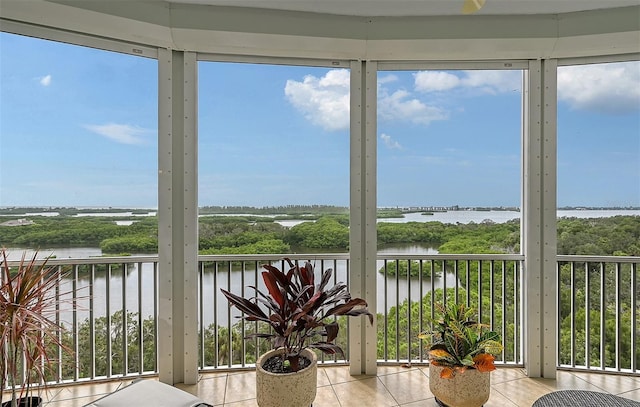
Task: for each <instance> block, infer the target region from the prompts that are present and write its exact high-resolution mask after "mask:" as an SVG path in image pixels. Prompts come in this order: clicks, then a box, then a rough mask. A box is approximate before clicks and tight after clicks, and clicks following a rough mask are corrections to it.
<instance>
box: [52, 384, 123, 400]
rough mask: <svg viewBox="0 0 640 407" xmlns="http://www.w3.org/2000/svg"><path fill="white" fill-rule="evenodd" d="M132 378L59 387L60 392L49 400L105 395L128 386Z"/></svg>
mask: <svg viewBox="0 0 640 407" xmlns="http://www.w3.org/2000/svg"><path fill="white" fill-rule="evenodd" d="M131 382H132V380H126V381H110V382H104V383H87V384H77V385H72V386H65V387H60V392H59V393H57V395H56V396H55V398H53V399H51V401H60V400H69V399H73V398H77V397H86V396H95V395H105V394H109V393H112V392H114V391H116V390H118V389H119V388H120V387H122V386H128V385H129V384H131Z"/></svg>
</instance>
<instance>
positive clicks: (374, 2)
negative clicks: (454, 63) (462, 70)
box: [169, 0, 640, 18]
mask: <svg viewBox="0 0 640 407" xmlns="http://www.w3.org/2000/svg"><path fill="white" fill-rule="evenodd" d="M169 2H170V3H182V4H204V5H215V6H234V7H252V8H261V9H274V10H290V11H305V12H312V13H326V14H337V15H348V16H362V17H380V16H390V17H395V16H446V15H458V14H460V13H461V9H462V4H463V3H464V0H169ZM638 5H640V0H486V4H485V5H484V7H483V8H482V9H481V10H480V11H479V12H478V13H477V14H479V15H480V14H483V15H518V14H562V13H570V12H579V11H586V10H597V9H603V8H618V7H627V6H638ZM639 18H640V16H639Z"/></svg>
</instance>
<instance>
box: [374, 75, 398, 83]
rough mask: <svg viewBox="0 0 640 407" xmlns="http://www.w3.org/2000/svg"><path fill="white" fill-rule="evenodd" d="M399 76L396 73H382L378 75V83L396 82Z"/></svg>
mask: <svg viewBox="0 0 640 407" xmlns="http://www.w3.org/2000/svg"><path fill="white" fill-rule="evenodd" d="M397 80H398V77H397V76H396V75H394V74H387V75H380V76H379V77H378V85H384V84H385V83H391V82H396V81H397Z"/></svg>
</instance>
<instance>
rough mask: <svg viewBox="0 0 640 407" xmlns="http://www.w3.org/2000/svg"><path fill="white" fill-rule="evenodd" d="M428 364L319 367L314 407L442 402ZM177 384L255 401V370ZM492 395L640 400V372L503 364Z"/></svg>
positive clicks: (61, 398) (222, 401)
mask: <svg viewBox="0 0 640 407" xmlns="http://www.w3.org/2000/svg"><path fill="white" fill-rule="evenodd" d="M428 374H429V369H428V367H412V368H404V367H399V366H378V374H377V376H350V375H349V368H348V367H345V366H340V367H337V366H336V367H323V368H320V369H318V393H317V396H316V400H315V401H314V403H313V406H314V407H325V406H330V407H336V406H340V407H350V406H363V405H364V406H367V407H374V406H376V407H377V406H380V407H383V406H389V407H392V406H393V407H395V406H398V407H400V406H402V407H418V406H429V407H431V406H434V407H435V406H436V403H435V401H434V397H433V394H431V392H430V391H429V378H428ZM130 382H131V379H129V380H126V381H112V382H107V383H92V384H81V385H73V386H66V387H58V388H52V389H51V391H50V394H49V395H48V397H47V402H46V403H45V405H44V406H45V407H80V406H84V405H85V404H87V403H89V402H91V401H93V400H95V399H97V398H100V397H102V396H103V395H105V394H107V393H110V392H112V391H114V390H116V389H118V388H119V387H120V386H125V385H127V384H129V383H130ZM177 387H179V388H181V389H183V390H186V391H188V392H190V393H192V394H195V395H197V396H199V397H200V398H202V399H204V400H205V401H207V402H208V403H210V404H213V405H214V406H220V407H254V406H257V404H256V401H255V375H254V373H253V372H251V371H249V372H231V373H211V374H202V375H201V379H200V381H199V383H198V384H196V385H177ZM491 387H492V388H491V398H490V399H489V402H488V403H487V404H485V407H498V406H499V407H509V406H510V407H513V406H520V407H525V406H527V407H528V406H531V404H532V403H533V402H534V401H535V400H536V399H537V398H538V397H540V396H542V395H544V394H546V393H549V392H551V391H554V390H561V389H582V390H592V391H599V392H607V393H612V394H617V395H619V396H622V397H626V398H628V399H631V400H636V401H639V402H640V377H630V376H621V375H611V374H598V373H586V372H585V373H582V372H564V371H559V372H558V375H557V380H555V381H553V380H548V379H529V378H527V377H526V376H525V375H524V373H523V371H522V369H517V368H498V370H496V371H494V372H493V373H492V376H491Z"/></svg>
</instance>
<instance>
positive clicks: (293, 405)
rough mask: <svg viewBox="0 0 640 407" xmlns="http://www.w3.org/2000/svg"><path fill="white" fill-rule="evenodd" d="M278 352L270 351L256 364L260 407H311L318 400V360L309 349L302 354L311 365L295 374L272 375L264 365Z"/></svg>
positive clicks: (257, 394) (257, 397)
mask: <svg viewBox="0 0 640 407" xmlns="http://www.w3.org/2000/svg"><path fill="white" fill-rule="evenodd" d="M277 352H279V351H278V350H272V351H269V352H267V353H265V354H263V355H262V356H260V358H259V359H258V362H257V363H256V399H257V401H258V405H259V406H260V407H309V406H310V405H311V403H313V400H314V399H315V398H316V387H317V385H318V384H317V383H318V363H317V362H318V358H317V357H316V354H315V353H313V352H311V351H310V350H308V349H305V350H304V351H302V354H303V355H304V356H305V357H307V358H309V359H311V365H310V366H307V367H306V368H304V369H302V370H300V371H297V372H295V373H271V372H268V371H266V370H264V369H263V368H262V364H263V363H264V362H265V361H267V360H268V359H269V358H270V357H271V356H273V355H275V354H276V353H277Z"/></svg>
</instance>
